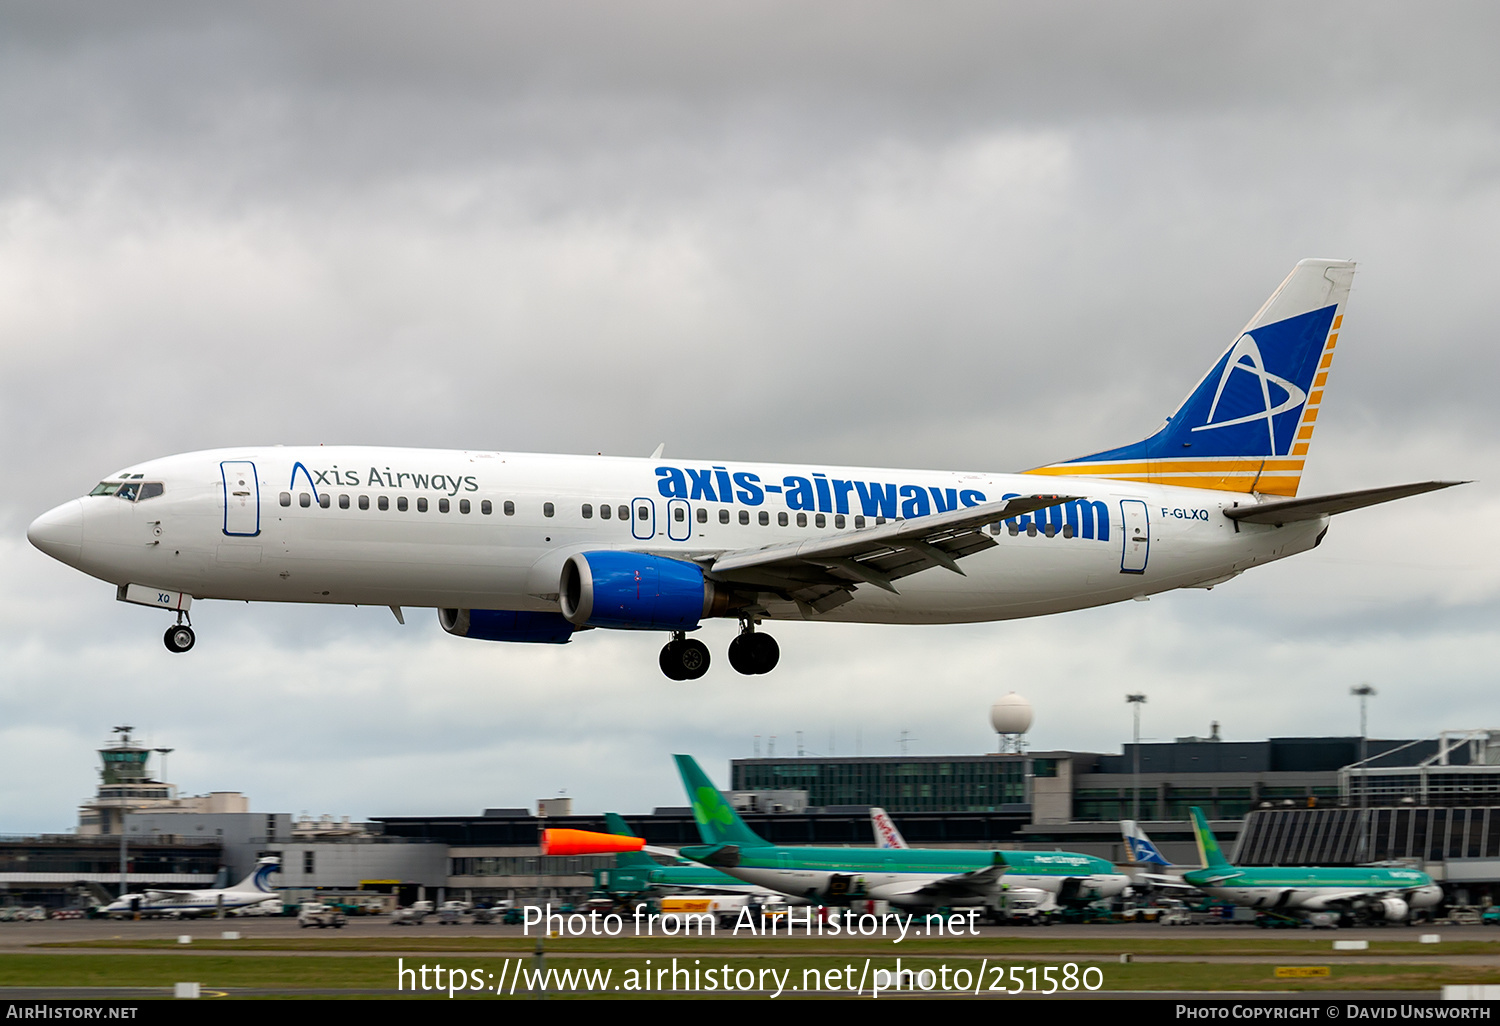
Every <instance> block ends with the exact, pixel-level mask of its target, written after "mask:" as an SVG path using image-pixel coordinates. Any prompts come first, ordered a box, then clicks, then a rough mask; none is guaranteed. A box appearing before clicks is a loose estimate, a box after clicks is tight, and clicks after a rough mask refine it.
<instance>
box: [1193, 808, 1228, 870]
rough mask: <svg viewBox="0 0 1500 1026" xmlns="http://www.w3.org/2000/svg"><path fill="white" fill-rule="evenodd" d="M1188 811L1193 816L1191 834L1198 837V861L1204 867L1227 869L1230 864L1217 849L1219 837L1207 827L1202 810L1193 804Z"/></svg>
mask: <svg viewBox="0 0 1500 1026" xmlns="http://www.w3.org/2000/svg"><path fill="white" fill-rule="evenodd" d="M1188 812H1189V813H1190V814H1191V815H1192V817H1193V834H1194V835H1195V836H1196V837H1197V838H1198V861H1199V862H1201V863H1203V868H1204V869H1227V868H1229V866H1230V862H1229V860H1228V859H1226V858H1225V857H1224V852H1223V851H1221V850H1220V849H1219V839H1218V838H1217V837H1215V836H1214V832H1213V831H1212V830H1210V829H1209V828H1208V820H1207V819H1206V818H1204V815H1203V810H1202V809H1200V808H1198V806H1196V805H1194V806H1193V807H1192V808H1191V809H1189V810H1188Z"/></svg>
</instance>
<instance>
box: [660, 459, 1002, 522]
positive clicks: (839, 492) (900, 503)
mask: <svg viewBox="0 0 1500 1026" xmlns="http://www.w3.org/2000/svg"><path fill="white" fill-rule="evenodd" d="M656 478H657V481H656V490H657V491H658V492H660V493H661V495H662V497H663V498H666V499H689V500H692V499H697V500H699V501H701V502H723V503H729V504H734V503H739V504H740V505H743V506H762V505H764V504H765V503H766V501H767V499H766V497H767V496H769V495H780V496H782V497H783V499H784V500H785V502H786V505H787V508H788V509H800V510H808V511H810V512H811V511H816V512H819V513H863V514H864V515H865V516H867V517H885V518H886V519H888V520H895V519H896V518H897V517H905V518H907V519H911V518H913V517H925V516H929V515H931V514H933V513H947V512H949V511H950V510H955V509H963V508H965V507H969V506H978V505H979V504H980V503H982V502H984V501H985V498H984V493H983V492H981V491H979V490H978V489H977V488H938V487H932V486H923V485H919V484H892V483H886V482H878V481H845V480H842V479H841V478H836V477H832V478H831V477H829V476H828V475H827V474H824V473H822V472H821V471H814V472H812V473H811V474H809V475H807V476H805V477H804V476H801V475H798V474H788V475H786V476H785V477H783V478H782V479H781V482H780V483H779V484H772V483H770V482H768V481H762V480H761V479H760V475H759V474H756V473H753V472H751V471H748V470H737V471H734V472H731V471H730V470H729V469H728V468H727V467H711V468H707V469H699V468H696V467H657V468H656ZM856 504H857V505H858V507H859V508H858V509H854V508H853V507H854V506H855V505H856Z"/></svg>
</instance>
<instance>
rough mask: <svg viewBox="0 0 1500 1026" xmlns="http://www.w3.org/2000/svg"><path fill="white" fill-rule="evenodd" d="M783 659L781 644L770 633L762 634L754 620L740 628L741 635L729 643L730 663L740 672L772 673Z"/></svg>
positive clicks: (752, 673)
mask: <svg viewBox="0 0 1500 1026" xmlns="http://www.w3.org/2000/svg"><path fill="white" fill-rule="evenodd" d="M780 659H781V646H780V645H778V644H776V639H775V638H773V637H771V636H770V635H769V634H760V633H758V632H757V631H756V630H755V624H754V623H753V622H748V621H747V622H746V623H745V624H744V626H743V627H741V628H740V634H739V637H737V638H735V639H734V640H733V641H731V642H730V643H729V665H730V666H733V667H734V668H735V669H736V670H738V671H739V672H740V673H743V674H748V675H754V674H757V673H770V672H771V671H772V670H774V669H776V664H777V662H778V661H780Z"/></svg>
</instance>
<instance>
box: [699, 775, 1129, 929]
mask: <svg viewBox="0 0 1500 1026" xmlns="http://www.w3.org/2000/svg"><path fill="white" fill-rule="evenodd" d="M673 758H675V759H676V760H677V771H678V772H679V773H680V774H681V775H682V783H683V786H684V787H685V788H686V789H687V793H688V799H689V800H690V801H691V802H692V806H693V818H694V820H696V821H697V823H698V834H699V836H700V837H701V838H702V839H703V843H702V844H697V845H689V846H687V847H684V848H682V849H680V851H679V854H681V855H682V856H683V857H684V858H690V859H694V860H695V861H698V862H702V863H703V864H704V865H707V866H712V867H713V868H715V869H721V870H723V871H724V872H725V873H728V874H729V875H730V876H733V877H736V878H738V879H740V880H744V881H746V882H747V883H753V884H757V885H759V886H761V887H765V888H767V889H769V890H774V891H779V892H781V893H782V894H785V895H788V896H789V897H792V898H800V899H802V900H805V901H811V902H816V903H820V904H825V905H838V904H844V903H847V902H849V901H851V900H856V899H870V900H875V901H888V902H890V903H891V904H892V905H896V906H899V907H902V908H935V907H940V906H976V905H978V906H984V907H985V908H988V909H992V910H993V909H998V908H1000V907H1001V906H1002V904H1003V902H1002V898H1001V895H1002V894H1003V893H1004V892H1005V891H1007V890H1010V889H1012V888H1025V889H1028V890H1035V891H1045V892H1047V893H1050V894H1054V895H1056V896H1057V899H1058V900H1059V901H1062V902H1065V903H1082V902H1089V901H1095V900H1097V899H1099V898H1110V897H1114V896H1115V895H1117V894H1120V893H1121V892H1123V891H1124V890H1125V888H1126V887H1127V886H1129V884H1130V879H1129V877H1126V876H1122V875H1121V874H1119V873H1116V872H1115V869H1114V865H1113V864H1111V863H1109V862H1106V861H1105V860H1104V859H1098V858H1094V857H1093V856H1092V855H1080V854H1077V853H1075V852H1067V851H1010V850H1005V851H993V850H991V851H986V850H975V849H966V848H813V847H802V846H799V845H785V846H784V845H778V844H771V843H770V842H769V841H767V840H765V839H764V838H762V837H761V836H760V835H759V834H757V833H756V832H755V831H754V830H751V829H750V827H749V825H748V824H747V823H745V821H744V820H742V819H740V817H739V813H737V812H735V811H734V807H733V806H732V805H730V803H729V801H728V799H726V798H725V797H724V796H723V795H722V794H721V793H720V792H719V790H718V789H717V788H716V787H714V785H713V783H712V782H711V781H710V780H709V779H708V777H707V775H705V774H704V772H703V770H702V769H700V768H699V766H698V763H697V762H696V761H694V759H693V758H692V757H691V756H687V755H677V756H674V757H673Z"/></svg>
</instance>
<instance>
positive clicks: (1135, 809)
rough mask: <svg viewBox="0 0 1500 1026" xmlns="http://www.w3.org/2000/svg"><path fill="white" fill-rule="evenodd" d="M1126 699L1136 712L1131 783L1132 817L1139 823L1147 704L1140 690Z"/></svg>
mask: <svg viewBox="0 0 1500 1026" xmlns="http://www.w3.org/2000/svg"><path fill="white" fill-rule="evenodd" d="M1125 701H1126V703H1128V704H1129V705H1130V708H1131V711H1132V712H1133V713H1134V714H1135V733H1134V735H1133V736H1134V738H1135V745H1134V747H1133V749H1132V751H1133V754H1134V756H1135V778H1134V780H1133V781H1132V783H1131V786H1130V791H1131V805H1130V809H1131V818H1132V819H1134V820H1135V821H1136V822H1137V823H1139V822H1140V819H1141V706H1143V705H1145V704H1146V696H1145V695H1143V694H1141V693H1140V692H1136V693H1135V694H1133V695H1126V696H1125Z"/></svg>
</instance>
